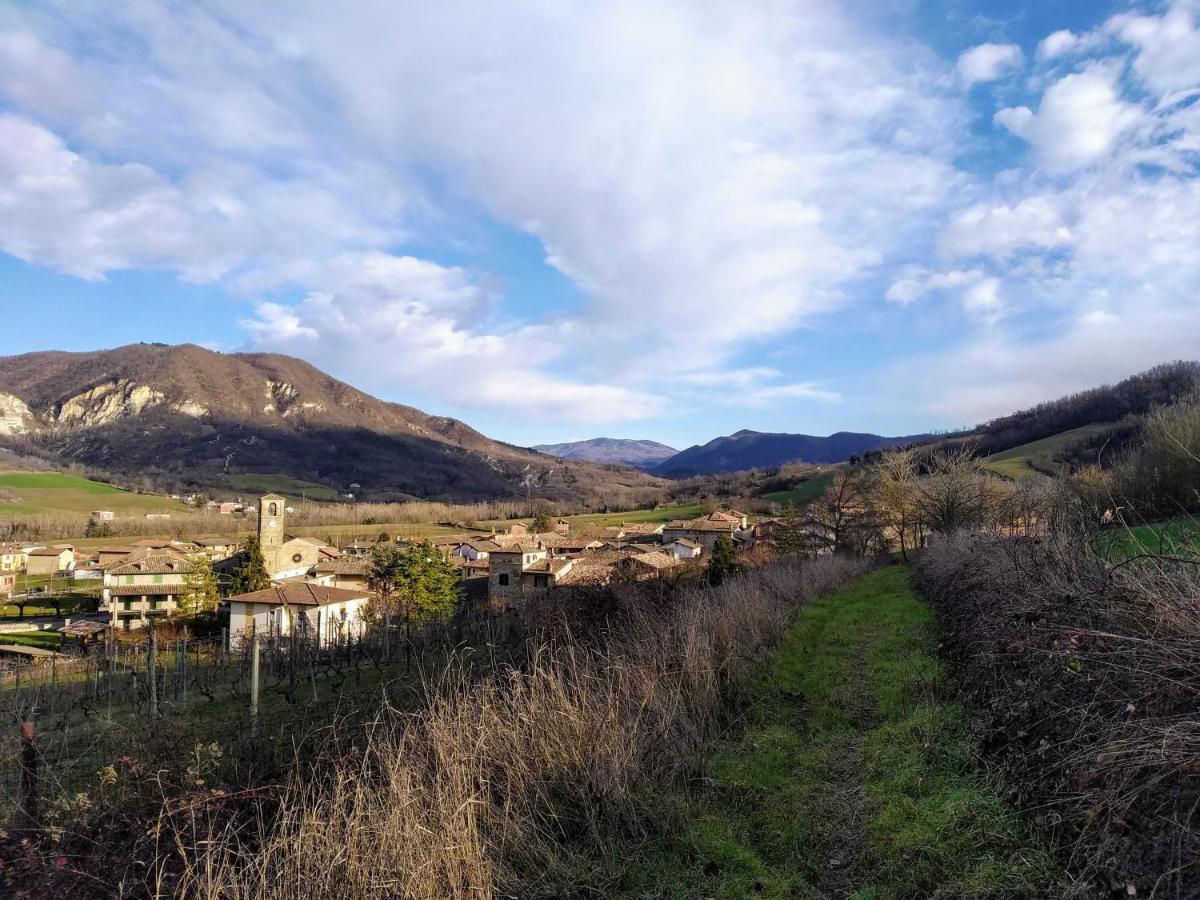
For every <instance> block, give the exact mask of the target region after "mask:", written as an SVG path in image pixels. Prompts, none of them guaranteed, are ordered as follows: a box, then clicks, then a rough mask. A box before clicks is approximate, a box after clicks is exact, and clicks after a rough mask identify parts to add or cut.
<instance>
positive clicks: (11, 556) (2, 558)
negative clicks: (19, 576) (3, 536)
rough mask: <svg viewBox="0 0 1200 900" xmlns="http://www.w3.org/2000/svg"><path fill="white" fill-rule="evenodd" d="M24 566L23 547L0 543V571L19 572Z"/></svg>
mask: <svg viewBox="0 0 1200 900" xmlns="http://www.w3.org/2000/svg"><path fill="white" fill-rule="evenodd" d="M24 568H25V549H24V548H23V547H21V546H20V545H18V544H0V572H20V571H21V570H22V569H24Z"/></svg>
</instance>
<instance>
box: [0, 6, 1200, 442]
mask: <svg viewBox="0 0 1200 900" xmlns="http://www.w3.org/2000/svg"><path fill="white" fill-rule="evenodd" d="M1198 165H1200V0H1174V2H1146V3H1128V2H1105V0H1027V2H1014V0H923V2H921V0H839V2H832V0H831V2H824V0H798V2H794V3H790V2H786V0H779V2H761V3H759V2H750V0H731V2H728V3H722V2H711V3H708V2H706V3H696V2H691V0H680V2H656V0H636V2H629V3H623V2H619V0H614V2H604V3H593V2H588V3H578V4H574V3H568V2H552V0H530V2H522V0H506V2H504V3H490V2H473V3H465V2H464V3H458V2H446V3H424V2H413V3H405V2H393V0H387V2H382V0H381V2H357V3H347V4H342V3H336V4H335V3H328V2H323V0H312V2H283V3H271V4H265V3H245V2H241V0H227V2H226V0H202V2H180V3H177V4H169V3H142V2H130V3H124V4H100V3H87V2H81V0H62V2H28V3H20V2H17V3H14V2H7V3H0V313H2V315H0V321H2V322H3V325H2V326H0V334H3V338H4V340H3V341H2V342H0V353H20V352H26V351H30V350H39V349H48V348H58V349H80V350H81V349H94V348H99V347H108V346H115V345H118V344H122V343H129V342H133V341H140V340H145V341H168V342H183V341H191V342H195V343H200V344H205V345H207V346H211V347H213V348H216V349H220V350H224V351H234V350H272V351H281V352H285V353H292V354H296V355H298V356H301V357H303V358H305V359H307V360H309V361H311V362H313V363H314V364H316V365H318V366H320V367H321V368H323V369H325V370H327V371H329V372H330V373H332V374H334V375H336V376H338V377H340V378H343V379H345V380H347V381H350V382H351V383H353V384H355V385H357V386H359V387H361V388H363V389H366V390H369V391H371V392H373V393H375V394H377V395H379V396H382V397H385V398H387V399H391V400H397V401H400V402H404V403H409V404H412V405H415V406H418V407H420V408H422V409H425V410H427V411H429V412H434V413H440V414H449V415H455V416H458V417H460V418H463V419H465V420H466V421H468V422H470V423H471V424H473V425H475V426H476V427H479V428H480V429H482V430H484V431H485V432H487V433H489V434H491V435H493V436H495V437H499V438H502V439H506V440H510V441H514V442H517V443H522V444H525V443H534V442H539V441H547V440H569V439H577V438H585V437H591V436H595V435H599V434H606V435H613V436H634V437H649V438H655V439H659V440H663V441H666V442H668V443H673V444H675V445H677V446H686V445H687V444H691V443H694V442H698V441H703V440H707V439H709V438H711V437H713V436H715V435H717V434H722V433H728V432H730V431H734V430H737V429H739V428H753V429H759V430H774V431H785V430H786V431H805V432H810V433H828V432H830V431H834V430H838V429H854V430H874V431H881V432H887V433H907V432H912V431H918V430H925V429H928V428H937V427H950V426H955V425H960V424H968V423H974V422H977V421H981V420H984V419H986V418H988V417H990V416H993V415H996V414H1000V413H1003V412H1007V411H1010V410H1011V409H1013V408H1015V407H1019V406H1022V405H1028V404H1030V403H1033V402H1036V401H1038V400H1041V399H1046V398H1049V397H1053V396H1056V395H1059V394H1062V393H1065V392H1069V391H1073V390H1077V389H1080V388H1083V387H1087V386H1090V385H1094V384H1097V383H1101V382H1104V381H1110V380H1115V379H1118V378H1121V377H1123V376H1125V375H1128V374H1130V373H1132V372H1135V371H1138V370H1140V369H1143V368H1146V367H1148V366H1150V365H1153V364H1155V363H1158V362H1162V361H1166V360H1169V359H1174V358H1183V357H1187V358H1195V357H1196V356H1197V355H1198V348H1200V179H1198V178H1197V169H1198Z"/></svg>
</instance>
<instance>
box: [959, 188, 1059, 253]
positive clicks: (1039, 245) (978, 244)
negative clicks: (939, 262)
mask: <svg viewBox="0 0 1200 900" xmlns="http://www.w3.org/2000/svg"><path fill="white" fill-rule="evenodd" d="M1072 239H1073V238H1072V234H1071V229H1070V227H1069V226H1068V225H1067V223H1066V217H1065V213H1064V211H1063V209H1062V208H1061V206H1060V200H1059V198H1058V197H1057V196H1056V195H1035V196H1032V197H1026V198H1024V199H1022V200H1020V201H1019V202H1017V203H1016V204H1014V205H1009V204H1007V203H1003V202H984V203H977V204H975V205H974V206H971V207H968V208H967V209H965V210H963V211H962V212H960V213H958V214H957V215H956V216H954V218H953V219H951V221H950V223H949V224H948V225H947V226H946V228H945V230H943V231H942V233H941V235H940V236H939V237H938V252H939V253H940V254H941V255H942V256H945V257H947V258H949V259H961V258H964V257H973V256H982V255H988V256H993V257H996V258H998V259H1007V258H1009V257H1011V256H1012V255H1013V254H1015V253H1017V252H1019V251H1021V250H1026V249H1030V248H1034V249H1039V250H1051V249H1054V248H1058V247H1064V246H1067V245H1068V244H1070V243H1071V241H1072Z"/></svg>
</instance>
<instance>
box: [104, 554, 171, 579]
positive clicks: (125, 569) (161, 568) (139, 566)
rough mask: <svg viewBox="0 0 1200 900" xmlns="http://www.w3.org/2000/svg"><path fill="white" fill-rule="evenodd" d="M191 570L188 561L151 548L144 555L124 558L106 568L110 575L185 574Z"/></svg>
mask: <svg viewBox="0 0 1200 900" xmlns="http://www.w3.org/2000/svg"><path fill="white" fill-rule="evenodd" d="M191 571H192V564H191V563H190V562H188V561H187V560H186V559H184V558H183V557H182V556H180V555H179V554H177V553H171V552H169V551H166V550H151V551H150V552H148V553H146V554H145V555H144V556H143V555H140V556H137V557H134V558H130V559H126V560H124V561H122V562H121V563H120V564H118V565H115V566H111V567H110V568H109V570H108V572H109V574H110V575H186V574H188V573H189V572H191Z"/></svg>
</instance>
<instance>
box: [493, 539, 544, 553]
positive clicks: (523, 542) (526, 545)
mask: <svg viewBox="0 0 1200 900" xmlns="http://www.w3.org/2000/svg"><path fill="white" fill-rule="evenodd" d="M541 549H542V545H541V544H540V543H539V542H538V541H535V540H531V539H529V538H522V539H520V540H512V541H505V542H504V543H503V544H501V546H500V549H498V550H493V551H491V552H492V553H535V552H537V551H538V550H541Z"/></svg>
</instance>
